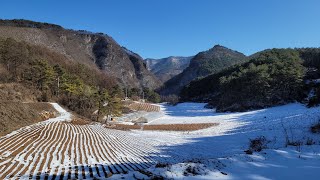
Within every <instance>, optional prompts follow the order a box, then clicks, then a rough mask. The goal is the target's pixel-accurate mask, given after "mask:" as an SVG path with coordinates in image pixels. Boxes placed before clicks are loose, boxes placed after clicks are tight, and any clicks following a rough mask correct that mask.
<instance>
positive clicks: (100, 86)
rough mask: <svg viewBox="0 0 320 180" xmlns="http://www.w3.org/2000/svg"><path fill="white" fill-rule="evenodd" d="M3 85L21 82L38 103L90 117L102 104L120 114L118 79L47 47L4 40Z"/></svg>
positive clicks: (0, 49)
mask: <svg viewBox="0 0 320 180" xmlns="http://www.w3.org/2000/svg"><path fill="white" fill-rule="evenodd" d="M0 83H19V84H22V87H23V88H26V89H29V90H30V92H37V93H35V96H36V101H58V102H60V103H61V104H63V105H65V106H67V107H68V108H69V109H71V110H73V111H75V112H77V113H78V114H81V115H84V116H87V117H90V116H91V114H92V113H93V111H94V110H97V109H99V104H100V102H105V101H108V102H110V103H109V105H108V107H107V109H108V110H112V113H114V114H117V113H119V110H120V107H119V105H118V104H119V102H120V98H121V97H122V96H123V94H122V89H121V88H120V87H119V86H118V85H117V83H116V81H115V78H114V77H112V76H106V74H104V73H103V72H100V71H99V70H98V69H96V68H92V67H89V66H88V65H85V64H81V63H77V62H73V61H70V60H68V59H67V58H66V57H65V56H64V55H61V54H58V53H56V52H53V51H51V50H49V49H47V48H45V47H41V46H35V45H29V44H27V43H25V42H17V41H15V40H14V39H12V38H7V39H0Z"/></svg>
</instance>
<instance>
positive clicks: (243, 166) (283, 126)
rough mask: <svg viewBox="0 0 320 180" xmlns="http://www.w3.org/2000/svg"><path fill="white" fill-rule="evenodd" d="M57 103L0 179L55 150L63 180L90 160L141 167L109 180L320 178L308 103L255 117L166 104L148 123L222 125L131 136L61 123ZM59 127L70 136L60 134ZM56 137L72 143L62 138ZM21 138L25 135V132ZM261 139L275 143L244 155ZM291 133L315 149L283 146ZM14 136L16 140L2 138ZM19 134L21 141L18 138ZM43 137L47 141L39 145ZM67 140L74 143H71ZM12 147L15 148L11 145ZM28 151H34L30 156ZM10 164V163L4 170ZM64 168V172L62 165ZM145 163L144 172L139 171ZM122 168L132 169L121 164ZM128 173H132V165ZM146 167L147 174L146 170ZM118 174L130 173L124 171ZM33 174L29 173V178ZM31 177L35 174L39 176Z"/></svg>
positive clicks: (317, 112) (313, 114) (317, 115)
mask: <svg viewBox="0 0 320 180" xmlns="http://www.w3.org/2000/svg"><path fill="white" fill-rule="evenodd" d="M52 105H53V106H54V107H55V108H56V109H57V110H58V112H59V113H60V116H59V117H57V118H52V119H50V120H48V121H44V122H40V123H38V124H40V125H41V123H42V124H43V125H45V127H44V128H45V129H46V130H44V131H42V134H40V136H39V137H38V138H39V140H38V141H37V142H36V143H34V145H37V148H38V149H36V151H33V147H32V146H34V145H32V144H29V145H26V148H28V151H23V152H21V153H22V154H20V155H21V157H22V158H21V157H20V155H19V154H18V155H17V156H16V157H15V158H10V159H8V160H5V161H0V177H1V173H6V171H8V169H11V168H14V167H15V165H17V164H18V165H19V167H25V166H27V165H28V162H29V161H30V162H31V161H32V162H33V163H34V162H35V161H33V159H40V160H41V161H43V162H44V164H45V166H46V164H47V159H48V158H45V159H42V158H41V157H44V156H48V155H49V156H50V153H48V152H51V153H53V155H52V156H53V159H52V164H53V166H52V165H51V166H52V167H53V169H51V171H50V172H49V173H50V175H52V174H54V173H56V171H57V173H58V174H59V177H60V175H61V172H62V171H63V167H65V165H67V166H66V167H68V166H70V165H71V166H72V168H74V167H73V166H74V165H78V164H79V163H81V164H82V165H86V164H87V163H89V164H91V163H93V164H96V163H98V162H99V163H104V162H108V163H111V164H113V165H110V166H109V165H108V163H105V164H103V166H104V165H107V166H109V167H110V168H111V169H113V168H115V167H118V165H119V166H123V165H121V164H122V163H123V164H127V165H128V164H130V165H132V166H137V168H136V169H140V171H139V172H138V171H130V172H128V173H127V174H114V175H113V176H112V177H111V179H120V178H125V179H134V178H138V179H143V178H145V179H149V178H150V174H149V173H148V172H151V173H152V174H153V175H156V176H157V175H159V176H162V177H165V178H167V179H170V178H173V179H302V178H306V179H319V178H318V176H317V174H318V172H319V170H320V145H319V143H320V135H319V134H311V133H310V132H309V128H310V126H311V125H312V124H314V123H317V122H318V121H319V119H320V108H319V107H315V108H306V107H305V106H304V105H302V104H298V103H294V104H288V105H284V106H278V107H273V108H266V109H262V110H256V111H250V112H242V113H215V112H214V110H211V109H205V108H204V104H199V103H183V104H179V105H177V106H165V105H161V111H162V113H163V116H162V117H160V118H157V119H154V120H153V121H151V122H149V124H177V123H184V124H187V123H219V125H218V126H214V127H211V128H208V129H203V130H198V131H192V132H165V131H140V130H135V131H131V132H127V131H117V130H112V129H105V128H103V127H102V125H101V124H99V123H96V124H94V125H87V126H84V127H80V126H76V125H71V124H67V123H65V124H63V125H57V122H59V121H70V120H71V114H70V113H68V112H67V111H65V110H64V109H63V108H62V107H60V106H59V105H58V104H55V103H53V104H52ZM35 125H36V124H35ZM35 125H32V126H29V127H25V128H22V129H20V131H21V132H24V133H31V132H29V130H28V129H32V128H33V129H35V128H37V126H35ZM33 126H35V127H33ZM61 128H63V129H61ZM57 129H60V130H63V131H60V132H66V133H60V134H59V133H57V132H59V130H57ZM35 132H36V131H35ZM81 132H82V133H83V134H81ZM16 134H17V132H12V134H11V136H16ZM57 135H59V136H65V137H66V138H65V137H57ZM22 136H24V134H21V137H22ZM258 136H265V137H266V138H267V139H268V140H270V141H271V142H270V143H268V145H267V146H268V149H266V150H263V151H262V152H260V153H254V154H253V155H246V154H245V153H244V152H243V151H244V150H246V149H248V145H249V139H253V138H256V137H258ZM286 136H288V138H289V140H290V141H301V142H302V143H303V144H306V142H307V141H308V140H310V139H312V141H314V143H315V145H312V146H306V145H304V146H302V147H301V149H300V148H299V147H292V146H289V147H285V137H286ZM9 137H10V135H8V137H7V136H5V137H3V139H6V138H9ZM19 137H20V136H17V138H16V139H18V138H19ZM67 137H70V138H71V141H74V140H75V139H76V141H77V142H78V143H72V145H71V144H70V142H71V141H66V140H67V139H68V138H67ZM42 138H44V139H45V140H41V139H42ZM59 139H63V141H62V140H61V141H60V140H59ZM0 140H1V138H0ZM29 140H30V141H31V140H32V139H29ZM29 140H28V141H29ZM100 140H103V142H101V141H100ZM67 142H68V144H69V145H66V144H67ZM95 142H97V143H95ZM2 143H7V142H6V141H5V142H2ZM8 143H9V144H10V143H11V141H10V142H9V141H8ZM61 143H62V144H61ZM92 143H95V146H90V144H92ZM65 145H66V147H67V149H66V150H64V152H65V153H64V154H61V152H62V150H63V148H61V149H60V150H59V151H58V149H59V147H60V146H65ZM79 145H80V146H79ZM14 146H15V145H14V144H13V145H12V147H11V146H10V147H7V148H6V149H13V148H14ZM29 146H30V147H29ZM83 147H85V148H83ZM110 147H111V149H110ZM131 148H132V149H131ZM69 149H71V152H72V153H71V155H70V154H69V155H68V153H66V152H69ZM78 149H79V150H80V151H78ZM0 150H1V147H0ZM24 152H31V153H32V154H31V155H27V153H24ZM74 152H75V153H74ZM93 152H94V153H93ZM80 153H81V154H80ZM114 153H115V154H114ZM9 154H11V152H9V151H4V152H3V153H2V155H3V156H7V155H9ZM75 154H76V156H77V158H75ZM99 154H100V155H99ZM80 155H81V157H87V158H86V159H87V160H88V162H85V161H84V160H83V159H82V161H83V162H80V159H79V158H78V157H80ZM95 155H96V156H95ZM97 155H98V156H97ZM25 156H26V157H25ZM40 156H41V157H40ZM104 156H106V157H104ZM109 156H110V157H109ZM58 157H59V158H58ZM61 157H65V159H64V162H61V160H62V159H61ZM4 158H6V157H4ZM107 160H108V161H107ZM154 160H156V161H158V162H159V164H160V165H161V166H160V167H159V164H158V166H157V167H156V166H155V165H152V166H151V167H150V166H145V165H144V162H148V163H149V162H150V163H149V164H152V163H153V162H154ZM109 161H110V162H109ZM9 162H12V164H10V163H9ZM133 162H134V163H133ZM4 164H7V165H6V167H4ZM58 165H59V168H58V167H56V166H58ZM33 166H34V167H35V168H36V169H39V165H35V164H31V166H30V167H31V168H32V167H33ZM139 166H141V167H142V168H138V167H139ZM7 167H8V168H7ZM19 167H18V166H17V167H15V170H14V171H15V172H19V171H22V169H21V170H19V169H18V168H19ZM28 167H29V166H28ZM56 168H58V170H57V169H56ZM83 168H84V170H85V177H88V176H89V175H88V173H89V168H90V167H89V166H84V167H83ZM97 168H98V169H96V168H92V169H91V170H92V171H93V172H92V173H93V176H94V177H95V178H98V177H99V176H98V175H97V171H99V173H102V174H103V171H102V170H101V165H100V166H97ZM99 168H100V169H99ZM123 168H126V167H124V166H123ZM127 168H129V170H130V169H131V168H130V167H129V166H127ZM54 169H55V170H54ZM136 169H135V170H136ZM141 169H145V170H144V171H141ZM107 170H109V169H107ZM45 171H46V169H42V174H41V179H43V178H44V175H45V174H44V173H43V172H45ZM74 171H75V170H74V169H72V170H71V177H73V178H74V176H75V173H74ZM118 171H119V172H124V171H122V170H121V169H118ZM125 171H126V170H125ZM30 172H31V169H30V168H29V169H28V171H27V173H26V174H30ZM69 173H70V172H69ZM16 176H17V175H15V177H16ZM28 177H29V176H26V178H28ZM32 177H36V172H35V173H33V176H32ZM67 177H68V176H67V175H66V176H64V178H67ZM81 177H82V174H79V178H81Z"/></svg>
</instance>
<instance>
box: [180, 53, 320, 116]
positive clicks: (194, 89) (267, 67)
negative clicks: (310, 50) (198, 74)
mask: <svg viewBox="0 0 320 180" xmlns="http://www.w3.org/2000/svg"><path fill="white" fill-rule="evenodd" d="M301 57H302V55H301V52H299V51H298V50H296V49H271V50H266V51H263V52H260V53H257V54H255V55H253V56H252V57H251V59H250V60H249V61H248V62H246V63H243V64H241V65H237V66H233V67H231V68H229V69H227V70H224V71H222V72H220V73H217V74H213V75H210V76H208V77H206V78H203V79H200V80H196V81H193V82H191V83H190V84H189V85H187V86H186V87H184V89H183V90H182V91H181V94H180V95H181V99H182V100H183V101H190V100H191V101H200V102H209V104H210V105H211V106H213V107H216V108H217V111H246V110H250V109H259V108H264V107H269V106H273V105H279V104H285V103H289V102H294V101H302V100H303V99H304V98H305V92H306V87H305V83H304V78H305V76H306V71H307V67H308V66H309V65H310V66H313V64H314V61H312V60H309V61H303V60H302V58H301ZM312 63H313V64H312Z"/></svg>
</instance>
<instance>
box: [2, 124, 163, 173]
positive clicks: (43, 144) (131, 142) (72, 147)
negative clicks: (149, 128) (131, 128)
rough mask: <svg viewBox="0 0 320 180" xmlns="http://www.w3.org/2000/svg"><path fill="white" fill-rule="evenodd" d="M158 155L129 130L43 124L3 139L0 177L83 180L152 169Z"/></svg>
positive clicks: (96, 126)
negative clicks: (130, 133)
mask: <svg viewBox="0 0 320 180" xmlns="http://www.w3.org/2000/svg"><path fill="white" fill-rule="evenodd" d="M157 155H158V152H157V151H156V150H155V149H154V148H153V147H152V146H151V145H148V144H147V143H145V142H144V141H143V140H142V139H139V138H136V137H131V136H130V135H129V134H128V133H127V132H122V131H118V130H112V129H106V128H104V127H103V126H101V125H99V124H96V125H74V124H71V123H65V122H50V123H40V124H36V125H33V126H29V127H28V128H23V129H21V130H19V131H17V132H16V133H13V134H12V135H10V136H4V137H2V138H0V179H4V178H19V177H20V178H23V179H28V178H32V179H35V178H39V177H40V179H44V178H45V177H48V178H49V179H70V178H71V179H75V178H77V179H84V178H93V177H96V178H98V177H107V176H109V175H110V174H111V173H123V172H126V171H130V170H139V169H145V168H148V167H150V166H151V165H152V164H154V163H155V158H156V156H157Z"/></svg>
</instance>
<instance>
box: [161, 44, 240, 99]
mask: <svg viewBox="0 0 320 180" xmlns="http://www.w3.org/2000/svg"><path fill="white" fill-rule="evenodd" d="M244 61H246V56H245V55H244V54H242V53H240V52H237V51H234V50H231V49H228V48H226V47H223V46H220V45H215V46H214V47H213V48H211V49H209V50H207V51H203V52H200V53H198V54H197V55H195V56H194V57H193V58H192V59H191V60H190V64H189V66H188V67H187V68H186V69H184V70H183V72H182V73H180V74H178V75H176V76H174V77H173V78H171V79H170V80H168V81H167V82H165V84H164V85H163V87H162V88H161V89H160V94H162V95H164V96H168V95H172V94H179V92H180V91H181V89H182V88H183V86H185V85H187V84H189V83H190V82H191V81H192V80H195V79H198V78H203V77H206V76H208V75H210V74H213V73H218V72H220V71H221V70H223V69H226V68H228V67H230V66H233V65H235V64H239V63H242V62H244Z"/></svg>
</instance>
